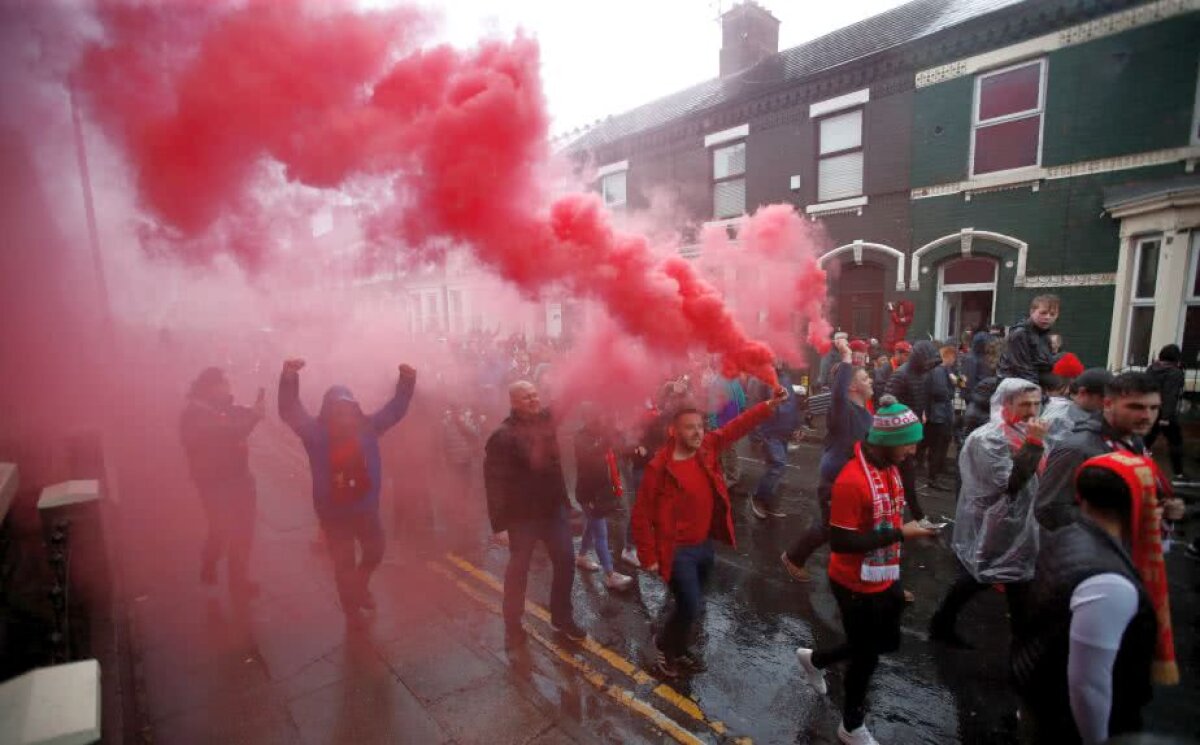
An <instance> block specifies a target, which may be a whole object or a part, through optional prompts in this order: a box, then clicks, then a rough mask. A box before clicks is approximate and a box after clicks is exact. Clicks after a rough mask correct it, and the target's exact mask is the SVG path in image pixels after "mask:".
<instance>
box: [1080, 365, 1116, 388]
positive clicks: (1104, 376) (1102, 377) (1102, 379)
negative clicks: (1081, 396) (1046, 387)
mask: <svg viewBox="0 0 1200 745" xmlns="http://www.w3.org/2000/svg"><path fill="white" fill-rule="evenodd" d="M1112 379H1113V374H1112V373H1110V372H1109V371H1108V370H1105V369H1104V368H1103V367H1092V368H1088V369H1087V370H1084V371H1083V372H1082V373H1081V374H1080V375H1079V377H1077V378H1075V380H1074V381H1073V382H1072V383H1071V393H1072V394H1075V393H1079V392H1083V393H1104V389H1105V388H1106V387H1108V384H1109V383H1111V382H1112Z"/></svg>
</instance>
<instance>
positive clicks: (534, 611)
mask: <svg viewBox="0 0 1200 745" xmlns="http://www.w3.org/2000/svg"><path fill="white" fill-rule="evenodd" d="M446 560H447V562H448V563H449V564H451V565H452V566H454V567H455V568H457V569H458V570H459V571H460V572H462V573H463V574H465V575H467V576H469V577H471V578H473V579H475V580H476V581H478V582H479V583H480V584H483V585H484V586H486V587H487V588H489V589H491V590H493V591H494V592H497V593H503V591H504V585H503V583H502V582H501V581H500V579H499V578H497V577H496V576H495V575H493V574H492V573H491V572H488V571H487V570H485V569H482V568H480V567H477V566H475V565H474V564H472V563H471V562H469V561H467V560H466V559H464V558H462V557H461V556H458V555H456V554H452V553H451V554H447V555H446ZM430 567H431V568H432V569H433V570H434V571H437V572H439V573H441V574H443V575H444V576H446V577H448V578H449V579H450V580H451V581H453V582H454V583H455V585H456V586H458V587H459V589H461V590H462V591H463V592H464V593H466V594H467V595H468V596H470V597H471V598H473V599H474V600H476V601H478V602H479V603H480V604H482V605H484V606H485V607H487V608H488V609H489V610H491V611H492V612H494V613H497V614H499V613H500V612H501V609H500V606H499V605H498V604H497V603H496V602H495V601H494V600H493V599H492V598H491V597H489V596H487V595H486V594H485V593H482V592H480V591H479V590H478V589H477V588H476V586H474V585H471V584H469V583H467V582H464V581H463V580H462V579H460V576H459V575H457V574H455V573H454V572H452V571H450V570H449V569H447V568H446V567H444V566H442V565H441V564H436V563H432V562H431V563H430ZM525 609H526V610H527V611H528V612H529V613H530V614H531V615H532V616H533V617H534V618H537V619H538V620H540V621H543V622H545V623H547V624H549V623H550V612H549V611H548V610H547V609H545V608H543V607H542V606H540V605H538V604H536V603H533V602H531V601H526V602H525ZM529 633H530V636H531V637H532V638H533V639H534V640H535V641H537V642H538V643H539V644H541V645H542V646H543V647H545V648H546V649H548V650H550V652H551V653H553V654H554V655H555V656H556V657H558V658H559V659H560V660H562V661H563V662H565V663H566V664H568V665H570V666H571V667H573V668H575V669H576V670H577V671H579V672H580V673H581V675H582V676H583V678H584V679H585V680H587V681H588V682H589V683H591V684H592V685H593V686H594V687H596V688H597V689H598V690H601V691H603V692H604V693H605V694H607V695H608V696H609V697H610V698H612V699H614V700H616V701H617V702H618V703H620V704H622V705H623V706H625V707H626V708H628V709H630V710H631V711H633V712H635V713H637V714H640V715H641V716H643V717H645V718H647V719H649V720H650V721H651V722H652V723H653V724H654V726H655V727H657V728H658V729H660V730H662V731H663V732H665V733H666V734H668V735H669V736H671V738H672V739H674V740H675V741H676V742H679V743H685V744H687V745H693V744H697V745H698V744H700V743H703V742H704V741H703V740H701V739H700V738H698V737H697V736H696V735H694V734H692V733H691V732H688V731H687V730H685V729H684V728H682V727H680V726H679V725H678V724H677V723H676V722H675V721H674V720H673V719H671V718H670V717H669V716H667V715H666V714H664V713H663V712H661V711H659V710H658V709H656V708H654V707H653V706H651V705H650V704H648V703H646V702H644V701H642V700H641V699H639V698H637V697H636V695H635V694H634V692H633V691H631V690H629V689H627V688H624V687H622V686H620V685H617V684H615V683H610V682H609V681H608V679H607V677H606V676H605V675H604V674H603V673H601V672H599V671H598V670H596V668H595V667H593V666H592V665H591V664H589V662H588V661H587V660H586V659H581V658H580V657H579V656H578V655H576V654H573V653H572V652H571V651H569V650H567V649H565V648H563V647H562V646H560V645H559V644H557V643H556V642H554V641H553V640H551V639H549V638H546V637H545V636H543V635H542V634H540V633H538V632H537V631H536V630H533V629H530V631H529ZM579 647H581V648H582V649H583V650H584V651H585V652H588V653H590V654H591V655H593V656H595V657H597V658H599V659H601V660H603V661H604V662H605V663H606V664H607V665H608V666H609V667H611V668H613V669H614V670H616V671H618V672H619V673H621V674H622V675H624V676H626V677H628V678H629V679H631V680H632V681H633V682H634V684H635V685H643V684H646V683H651V682H653V681H654V678H653V677H652V676H651V675H650V674H649V673H647V672H646V671H645V670H642V669H641V668H640V667H638V666H637V665H636V664H634V663H633V662H631V661H630V660H628V659H626V658H625V657H623V656H622V655H621V654H619V653H617V652H615V651H613V650H611V649H609V648H608V647H605V646H604V645H602V644H600V643H599V642H597V641H596V640H595V639H592V638H591V637H590V636H589V637H588V638H587V639H585V640H584V641H583V642H581V643H580V644H579ZM654 695H655V696H656V697H658V698H659V699H661V700H663V701H665V702H667V703H668V704H670V705H671V706H672V707H673V708H675V709H676V710H678V711H679V712H681V713H682V714H684V715H686V716H687V717H689V718H690V719H693V720H695V721H696V722H698V723H700V724H702V725H704V726H706V727H707V728H708V729H710V730H712V732H714V733H715V734H717V735H720V736H722V737H724V736H726V735H728V730H727V729H726V727H725V725H724V724H723V723H721V722H719V721H715V720H712V719H709V718H708V717H707V716H706V715H705V713H704V711H703V710H702V709H701V708H700V706H699V705H698V704H697V703H696V702H695V701H693V700H692V699H691V698H688V697H687V696H685V695H683V694H681V693H679V692H678V691H676V690H675V689H674V688H672V687H670V686H668V685H666V684H665V683H659V684H658V685H657V686H655V688H654ZM734 742H735V743H737V745H751V741H750V739H749V738H737V739H736V740H734Z"/></svg>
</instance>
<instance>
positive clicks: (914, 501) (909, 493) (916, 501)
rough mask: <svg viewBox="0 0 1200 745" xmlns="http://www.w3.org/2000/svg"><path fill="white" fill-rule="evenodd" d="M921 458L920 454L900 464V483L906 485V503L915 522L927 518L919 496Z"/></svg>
mask: <svg viewBox="0 0 1200 745" xmlns="http://www.w3.org/2000/svg"><path fill="white" fill-rule="evenodd" d="M920 457H921V455H920V453H918V454H917V455H916V457H913V458H909V459H908V460H905V461H903V462H901V463H900V481H901V482H903V484H904V501H905V502H907V503H908V510H909V512H911V513H912V516H913V519H914V520H920V519H921V518H923V517H925V510H923V509H921V501H920V497H918V495H917V460H918V459H919V458H920Z"/></svg>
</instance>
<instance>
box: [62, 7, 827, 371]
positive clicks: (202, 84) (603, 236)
mask: <svg viewBox="0 0 1200 745" xmlns="http://www.w3.org/2000/svg"><path fill="white" fill-rule="evenodd" d="M97 17H98V18H99V20H100V22H101V26H102V28H103V33H102V40H101V41H100V42H99V43H97V44H95V45H93V46H92V47H91V48H90V49H89V50H88V51H87V52H86V54H85V55H84V56H83V59H82V62H81V64H80V65H79V67H78V69H77V73H76V75H75V84H76V85H77V86H78V88H79V90H80V91H81V92H82V93H83V94H84V95H85V97H86V100H87V101H88V103H89V105H90V111H91V114H92V116H93V118H94V119H95V120H96V121H98V122H100V123H101V125H102V126H103V127H104V128H105V130H106V131H107V132H108V133H109V134H110V136H112V137H113V138H114V139H115V140H116V141H117V142H118V143H120V145H121V146H122V148H123V149H124V151H125V153H126V155H127V157H128V159H129V160H130V161H131V166H132V168H133V170H134V172H135V173H136V179H137V187H138V191H139V194H140V198H141V202H142V204H143V206H144V207H145V208H146V209H147V210H149V211H150V212H151V213H152V214H153V215H154V216H156V217H157V218H158V219H159V220H161V222H162V223H163V225H164V226H165V227H166V229H167V230H168V232H170V233H171V234H173V235H174V236H175V237H177V238H179V239H180V244H181V245H186V246H189V247H190V248H189V250H201V251H203V250H207V249H205V248H204V247H205V246H211V245H213V244H212V243H211V242H205V241H196V240H195V239H196V238H197V237H199V236H202V235H204V234H205V233H206V232H207V231H211V230H213V229H214V225H216V224H218V223H219V222H221V221H228V222H231V223H232V224H233V225H235V226H237V225H239V224H243V223H245V224H248V225H260V226H261V225H262V224H264V221H263V220H262V218H261V215H259V214H257V212H258V211H260V210H261V204H260V202H259V200H257V198H256V197H257V195H256V188H257V185H258V184H260V183H261V179H262V174H263V171H264V169H269V168H270V167H271V166H273V165H277V166H281V167H282V169H283V174H284V176H285V177H286V179H287V180H288V181H290V182H293V183H298V184H302V185H306V186H308V187H315V188H318V189H344V188H349V187H352V186H353V185H355V184H361V183H364V182H368V181H374V182H380V181H382V182H384V183H385V184H386V186H387V188H386V189H385V190H384V194H385V196H384V198H383V199H381V200H377V201H375V203H374V204H373V205H372V213H373V214H372V215H371V217H372V220H373V226H372V227H373V230H372V231H371V235H373V236H375V237H377V238H380V237H382V238H385V239H387V240H390V241H392V242H393V244H394V245H395V246H397V247H398V248H397V250H401V251H406V252H412V253H413V255H415V256H420V257H423V258H428V257H430V256H435V257H436V256H438V255H439V252H440V251H442V250H444V248H445V247H446V246H447V245H465V246H468V247H469V248H470V249H471V250H472V251H473V252H474V254H475V256H476V257H477V258H478V260H479V261H480V262H482V263H483V264H484V265H485V266H487V267H488V268H489V269H490V270H491V271H493V272H495V273H497V274H498V275H499V276H501V277H502V278H504V279H506V280H508V281H510V282H512V283H514V284H515V285H516V286H518V287H519V288H520V289H521V291H522V292H523V294H525V295H526V296H527V297H530V298H535V297H539V296H540V295H541V294H542V293H543V292H545V291H548V290H552V289H553V290H562V291H565V292H567V293H569V294H571V295H574V296H576V297H587V298H592V299H594V300H596V301H598V302H599V304H600V305H601V306H602V307H603V308H604V310H605V311H606V312H607V314H608V315H609V316H610V317H611V318H612V319H613V320H615V321H616V322H617V323H618V324H619V326H620V328H621V329H623V330H624V332H626V333H628V334H631V335H633V336H636V337H638V338H639V339H640V340H641V341H642V342H643V343H644V344H645V345H646V346H647V347H648V348H650V349H653V350H655V351H663V352H668V353H672V354H676V355H682V354H683V353H685V352H686V351H688V350H689V349H695V348H698V347H700V348H704V349H706V350H707V351H710V352H714V353H718V354H720V355H721V356H722V358H723V362H724V366H725V367H726V369H727V370H738V371H744V372H749V373H751V374H754V375H757V376H759V377H762V378H764V379H767V380H772V381H773V380H774V373H773V370H772V367H771V362H772V360H773V354H772V352H771V349H770V348H769V347H768V346H767V345H766V344H764V343H762V342H759V341H755V340H752V339H751V338H749V336H748V335H747V333H746V331H745V330H744V329H743V327H742V326H741V325H740V324H739V323H738V322H737V321H736V320H735V318H734V316H733V314H732V313H731V312H730V310H729V309H728V308H727V307H726V305H725V303H724V301H723V299H722V297H721V295H720V293H718V291H717V290H716V289H715V288H714V287H713V286H712V285H710V284H709V283H708V282H707V281H705V280H704V279H703V278H702V277H701V275H700V274H699V273H698V271H697V269H696V268H695V266H693V265H692V264H690V263H689V262H687V261H685V260H683V259H682V258H670V259H666V260H661V261H660V260H658V259H656V258H655V256H654V253H653V252H652V251H651V246H650V245H649V242H648V241H647V240H646V239H645V238H643V237H640V236H637V235H628V234H623V233H621V232H619V231H617V230H616V229H614V227H613V225H612V224H611V222H610V219H609V216H608V214H607V212H606V211H605V209H604V208H603V206H602V204H601V202H600V200H599V199H598V197H596V196H594V195H580V194H573V195H568V196H565V197H561V198H559V199H556V200H553V201H551V200H550V198H549V196H548V194H547V191H546V186H545V182H546V172H547V170H548V162H549V153H548V151H547V144H546V143H547V128H548V116H547V113H546V107H545V102H544V99H543V95H542V89H541V85H540V81H539V76H538V64H539V61H538V49H537V45H536V43H535V42H534V41H533V40H531V39H529V38H526V37H523V36H518V37H516V38H515V39H512V40H507V41H501V40H488V41H484V42H482V43H481V44H479V45H478V46H477V47H476V48H473V49H470V50H466V51H462V50H457V49H453V48H450V47H447V46H434V47H422V46H421V43H422V41H423V40H424V38H425V37H426V33H427V31H428V23H427V22H426V20H425V19H424V17H423V16H422V15H421V14H419V13H418V12H416V11H414V10H412V9H394V10H388V11H385V12H372V13H357V12H351V11H349V10H346V9H345V8H344V7H343V6H339V5H335V6H332V7H330V6H316V5H312V4H306V3H301V2H281V1H277V0H272V1H271V2H265V1H252V2H249V3H246V4H243V5H229V4H211V5H208V4H205V5H200V4H168V5H167V6H166V7H162V8H151V7H149V6H147V5H144V4H127V3H122V2H103V3H101V4H100V5H99V6H97ZM771 219H772V220H776V219H782V218H771ZM764 230H767V229H766V228H764ZM262 233H263V231H261V230H260V231H259V232H258V233H257V234H256V237H257V238H258V239H255V240H245V239H242V240H238V241H222V242H221V244H220V245H222V246H223V247H224V248H226V249H227V250H228V249H232V250H234V251H236V252H237V254H238V258H239V261H240V262H241V263H242V264H243V265H244V266H247V267H250V268H253V267H255V266H256V265H258V264H260V263H261V262H262V261H263V259H264V253H265V252H268V251H269V247H270V246H271V239H270V236H268V235H263V234H262ZM798 237H799V234H798V233H796V232H795V231H792V233H788V230H787V228H786V226H784V228H783V232H782V233H778V235H777V236H776V237H775V238H767V239H765V241H766V242H768V243H769V242H771V241H773V240H776V238H779V239H784V240H792V239H795V238H798ZM192 258H193V259H198V260H203V259H205V258H206V257H205V256H195V255H193V256H192ZM810 274H812V276H810V277H809V280H815V279H816V275H815V273H810ZM800 286H801V287H803V289H804V290H805V291H806V292H807V291H811V290H813V289H815V287H817V286H819V287H820V290H821V292H822V293H823V289H824V283H823V281H821V282H816V281H805V282H804V283H803V284H802V285H800ZM809 304H811V307H809ZM819 304H820V297H819V296H818V297H812V298H810V299H808V300H807V301H805V305H804V307H803V308H800V309H797V310H800V311H801V312H802V314H804V315H805V317H806V318H809V319H810V323H809V328H810V331H811V332H812V334H813V335H817V336H819V335H820V333H821V332H822V331H823V327H822V326H821V324H820V322H819V311H818V307H817V306H819Z"/></svg>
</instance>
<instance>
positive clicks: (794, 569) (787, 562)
mask: <svg viewBox="0 0 1200 745" xmlns="http://www.w3.org/2000/svg"><path fill="white" fill-rule="evenodd" d="M779 560H780V561H781V562H783V568H784V569H786V570H787V573H788V574H789V575H791V578H792V579H794V580H796V581H797V582H812V575H811V574H809V573H808V570H807V569H805V568H804V567H802V566H800V565H799V564H797V563H795V562H793V561H792V560H791V558H790V557H788V555H787V551H784V552H783V553H782V554H780V555H779Z"/></svg>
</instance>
